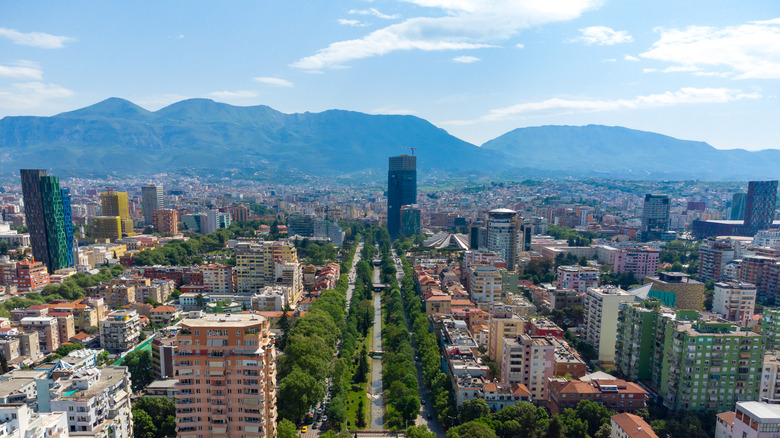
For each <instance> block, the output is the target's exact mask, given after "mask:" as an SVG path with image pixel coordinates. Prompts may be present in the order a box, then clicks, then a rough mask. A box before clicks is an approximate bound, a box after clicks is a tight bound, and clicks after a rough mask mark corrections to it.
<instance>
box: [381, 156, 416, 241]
mask: <svg viewBox="0 0 780 438" xmlns="http://www.w3.org/2000/svg"><path fill="white" fill-rule="evenodd" d="M416 203H417V157H415V156H414V155H401V156H398V157H390V167H389V170H388V171H387V231H388V232H389V233H390V237H398V236H399V235H400V234H401V206H403V205H410V204H416Z"/></svg>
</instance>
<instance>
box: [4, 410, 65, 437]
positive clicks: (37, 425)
mask: <svg viewBox="0 0 780 438" xmlns="http://www.w3.org/2000/svg"><path fill="white" fill-rule="evenodd" d="M69 436H70V434H69V433H68V421H67V419H66V416H65V412H54V413H50V414H39V413H37V412H35V411H34V410H33V409H31V408H30V406H29V405H27V404H25V403H10V404H0V437H3V438H52V437H57V438H68V437H69Z"/></svg>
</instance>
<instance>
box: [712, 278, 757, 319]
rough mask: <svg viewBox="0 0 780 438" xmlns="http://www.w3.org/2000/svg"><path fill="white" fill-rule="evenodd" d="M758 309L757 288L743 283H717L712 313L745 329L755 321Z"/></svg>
mask: <svg viewBox="0 0 780 438" xmlns="http://www.w3.org/2000/svg"><path fill="white" fill-rule="evenodd" d="M755 308H756V286H755V285H753V284H750V283H742V282H735V281H729V282H722V283H715V292H714V294H713V298H712V311H713V312H714V313H719V314H721V315H723V317H724V318H726V319H727V320H729V321H733V322H736V323H737V324H738V325H740V326H742V327H745V326H747V325H748V323H749V322H751V321H752V319H753V312H754V311H755Z"/></svg>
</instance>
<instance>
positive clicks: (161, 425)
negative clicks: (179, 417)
mask: <svg viewBox="0 0 780 438" xmlns="http://www.w3.org/2000/svg"><path fill="white" fill-rule="evenodd" d="M147 416H148V417H149V418H150V419H151V423H152V425H153V426H154V429H153V430H152V429H150V428H149V425H148V424H145V422H146V418H145V417H147ZM139 417H140V418H141V419H142V420H141V421H142V422H143V423H144V424H141V425H140V430H139V429H136V426H138V424H137V423H136V422H135V421H134V422H133V423H134V424H133V432H134V436H152V437H155V438H156V437H175V436H176V406H175V405H174V404H173V402H172V401H170V400H168V399H167V398H164V397H141V398H140V399H138V401H137V402H136V403H134V404H133V418H134V419H135V418H139ZM150 430H151V432H152V435H148V433H149V432H150ZM145 434H147V435H145Z"/></svg>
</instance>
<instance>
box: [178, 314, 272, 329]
mask: <svg viewBox="0 0 780 438" xmlns="http://www.w3.org/2000/svg"><path fill="white" fill-rule="evenodd" d="M265 320H266V319H265V317H263V316H260V315H257V314H255V313H230V314H211V315H209V316H205V317H203V318H185V319H183V320H182V321H181V324H182V326H186V327H220V328H223V327H249V326H252V325H256V324H259V323H262V322H263V321H265Z"/></svg>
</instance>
